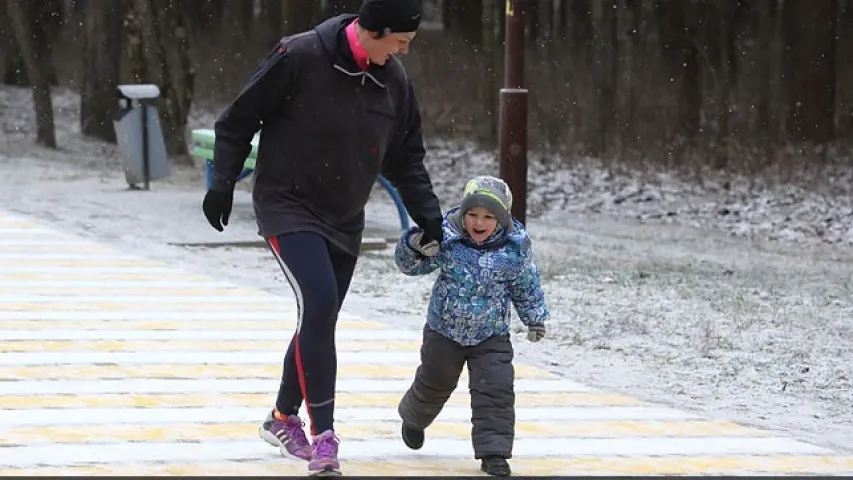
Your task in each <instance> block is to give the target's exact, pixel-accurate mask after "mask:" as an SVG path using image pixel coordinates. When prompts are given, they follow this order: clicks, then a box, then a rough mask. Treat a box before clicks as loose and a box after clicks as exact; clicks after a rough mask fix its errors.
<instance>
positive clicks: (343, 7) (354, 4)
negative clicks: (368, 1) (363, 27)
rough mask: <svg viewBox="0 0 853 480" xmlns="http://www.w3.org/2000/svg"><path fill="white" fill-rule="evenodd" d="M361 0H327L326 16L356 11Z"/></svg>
mask: <svg viewBox="0 0 853 480" xmlns="http://www.w3.org/2000/svg"><path fill="white" fill-rule="evenodd" d="M360 6H361V0H329V1H328V3H326V12H325V15H326V18H329V17H334V16H335V15H341V14H343V13H358V8H359V7H360Z"/></svg>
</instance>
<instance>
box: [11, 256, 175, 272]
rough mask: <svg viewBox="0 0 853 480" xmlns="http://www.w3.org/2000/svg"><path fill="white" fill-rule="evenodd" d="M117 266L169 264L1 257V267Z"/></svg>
mask: <svg viewBox="0 0 853 480" xmlns="http://www.w3.org/2000/svg"><path fill="white" fill-rule="evenodd" d="M16 266H28V267H116V270H118V269H119V268H122V267H131V268H138V267H158V268H164V267H166V266H167V265H165V264H162V263H159V262H152V261H151V260H145V259H142V258H123V257H116V258H87V259H76V258H64V259H63V258H22V259H17V260H11V259H3V258H0V267H16Z"/></svg>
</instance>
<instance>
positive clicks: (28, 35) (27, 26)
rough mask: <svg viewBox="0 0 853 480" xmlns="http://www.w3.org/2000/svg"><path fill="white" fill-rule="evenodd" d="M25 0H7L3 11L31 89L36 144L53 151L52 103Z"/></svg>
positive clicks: (36, 30)
mask: <svg viewBox="0 0 853 480" xmlns="http://www.w3.org/2000/svg"><path fill="white" fill-rule="evenodd" d="M25 1H26V0H6V12H7V13H8V15H9V21H10V23H11V24H12V31H13V33H14V35H15V40H16V41H17V43H18V48H19V49H20V52H21V56H22V57H23V59H24V68H25V69H26V73H27V78H28V79H29V83H30V86H31V88H32V90H33V103H34V104H35V114H36V142H37V143H39V144H41V145H44V146H46V147H50V148H56V131H55V129H54V124H53V100H52V99H51V97H50V83H48V72H46V71H45V69H44V63H43V62H41V61H39V58H38V55H37V54H36V45H37V44H38V42H39V41H40V40H39V38H38V37H39V35H41V34H42V33H41V32H40V31H39V30H38V29H34V28H32V26H33V22H32V19H31V18H28V17H29V15H28V12H27V9H26V8H25V7H24V6H23V5H22V2H25Z"/></svg>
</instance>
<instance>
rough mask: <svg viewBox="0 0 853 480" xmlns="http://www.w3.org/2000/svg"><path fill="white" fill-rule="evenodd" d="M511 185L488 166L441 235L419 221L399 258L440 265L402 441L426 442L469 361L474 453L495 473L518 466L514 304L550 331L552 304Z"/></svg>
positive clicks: (408, 268)
mask: <svg viewBox="0 0 853 480" xmlns="http://www.w3.org/2000/svg"><path fill="white" fill-rule="evenodd" d="M511 207H512V193H511V192H510V189H509V187H508V186H507V184H506V183H504V182H503V180H501V179H499V178H495V177H489V176H480V177H476V178H474V179H472V180H471V181H469V182H468V183H467V185H466V186H465V191H464V195H463V197H462V202H461V205H460V206H459V207H457V208H454V209H451V210H450V211H448V212H447V213H446V214H445V217H444V224H443V227H444V240H443V241H442V242H441V244H440V245H439V244H437V243H432V244H430V243H427V244H426V245H424V246H421V242H420V237H421V235H422V233H421V232H420V230H419V229H417V228H416V227H415V228H412V229H411V230H409V231H407V232H406V233H404V234H403V236H402V238H400V241H399V243H398V244H397V247H396V251H395V261H396V263H397V266H398V267H399V268H400V270H401V271H402V272H403V273H404V274H406V275H427V274H429V273H431V272H433V271H435V270H436V269H438V270H439V274H438V278H436V281H435V285H434V286H433V289H432V296H431V298H430V303H429V310H428V315H427V323H426V325H425V327H424V337H423V344H422V345H421V365H420V366H419V367H418V369H417V372H416V373H415V378H414V382H413V383H412V386H411V387H410V388H409V390H408V391H407V392H406V394H405V396H404V397H403V398H402V400H401V401H400V404H399V406H398V412H399V414H400V417H401V418H402V420H403V427H402V436H403V441H404V442H405V443H406V445H407V446H408V447H409V448H412V449H415V450H417V449H419V448H421V447H422V446H423V443H424V430H426V428H427V427H429V425H430V424H432V422H433V420H435V418H436V416H437V415H438V414H439V412H440V411H441V409H442V407H443V406H444V404H445V402H447V400H448V398H449V397H450V395H451V393H453V391H454V390H455V389H456V384H457V382H458V381H459V376H460V375H461V373H462V367H463V366H464V365H465V364H466V363H467V364H468V376H469V385H468V388H469V390H470V393H471V408H472V418H471V422H472V424H473V429H472V437H471V440H472V443H473V446H474V458H475V459H478V460H480V461H481V469H482V470H483V471H484V472H486V473H488V474H489V475H497V476H507V475H509V474H510V468H509V464H508V463H507V459H509V458H511V457H512V446H513V440H514V437H515V391H514V376H515V372H514V369H513V365H512V359H513V348H512V343H511V342H510V335H509V327H510V304H511V303H512V304H513V305H514V306H515V309H516V312H517V313H518V316H519V317H520V318H521V321H522V322H523V323H524V324H525V325H527V327H528V339H529V340H531V341H533V342H538V341H539V340H541V339H542V338H543V337H544V336H545V321H546V320H547V319H548V316H549V310H548V306H547V305H546V304H545V299H544V294H543V292H542V288H541V286H540V280H539V270H538V269H537V267H536V264H535V263H534V262H533V254H532V252H531V247H530V238H529V237H528V236H527V232H526V231H525V229H524V227H523V226H522V224H521V223H520V222H518V221H517V220H515V219H513V218H512V216H511V214H510V209H511Z"/></svg>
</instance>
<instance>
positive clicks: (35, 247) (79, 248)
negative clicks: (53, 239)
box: [0, 244, 118, 255]
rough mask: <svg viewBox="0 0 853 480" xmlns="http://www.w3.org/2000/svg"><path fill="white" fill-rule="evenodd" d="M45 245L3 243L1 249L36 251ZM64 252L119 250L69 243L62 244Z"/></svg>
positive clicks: (25, 251) (20, 251)
mask: <svg viewBox="0 0 853 480" xmlns="http://www.w3.org/2000/svg"><path fill="white" fill-rule="evenodd" d="M45 247H46V245H1V246H0V251H2V252H3V253H30V252H33V253H35V252H40V251H44V249H45ZM48 248H49V247H48ZM62 253H102V254H111V255H116V254H117V253H118V252H116V251H115V250H111V249H109V248H106V247H102V246H100V245H87V244H68V245H63V246H62Z"/></svg>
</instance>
